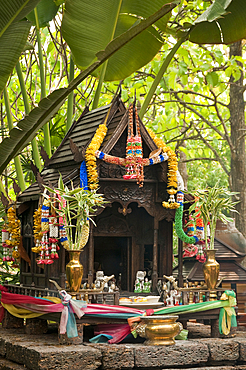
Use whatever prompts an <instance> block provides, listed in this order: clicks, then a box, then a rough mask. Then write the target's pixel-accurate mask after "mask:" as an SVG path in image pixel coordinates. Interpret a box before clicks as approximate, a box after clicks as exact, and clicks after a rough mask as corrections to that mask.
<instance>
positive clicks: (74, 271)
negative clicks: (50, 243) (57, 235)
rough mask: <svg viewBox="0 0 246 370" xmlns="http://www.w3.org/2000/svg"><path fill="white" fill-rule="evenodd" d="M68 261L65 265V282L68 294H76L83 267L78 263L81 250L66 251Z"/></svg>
mask: <svg viewBox="0 0 246 370" xmlns="http://www.w3.org/2000/svg"><path fill="white" fill-rule="evenodd" d="M68 252H69V259H70V261H69V262H68V264H67V265H66V275H67V282H68V285H69V290H70V292H75V293H76V292H78V291H79V288H80V285H81V281H82V277H83V266H82V265H81V263H80V261H79V257H80V253H81V250H68Z"/></svg>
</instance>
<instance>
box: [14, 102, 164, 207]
mask: <svg viewBox="0 0 246 370" xmlns="http://www.w3.org/2000/svg"><path fill="white" fill-rule="evenodd" d="M109 109H110V111H109ZM108 111H109V116H108V118H107V127H108V131H107V135H106V137H105V138H104V141H103V145H102V150H103V151H104V152H105V153H110V151H111V150H112V148H113V147H114V146H115V144H116V143H117V141H118V140H119V138H120V137H121V135H122V134H123V132H124V131H125V130H127V125H128V111H127V110H126V108H125V106H124V104H123V103H122V101H121V100H120V98H119V96H117V97H116V98H114V99H113V101H112V103H111V104H110V105H107V106H104V107H100V108H97V109H94V110H92V111H91V112H90V111H89V110H88V109H85V111H84V112H83V113H82V115H81V117H80V119H79V120H78V121H77V122H74V123H73V125H72V127H71V128H70V130H69V131H68V133H67V134H66V136H65V137H64V139H63V140H62V142H61V144H60V146H59V147H58V148H57V150H56V152H55V153H54V154H53V156H52V157H51V159H50V161H49V163H48V165H47V166H45V167H44V169H43V170H42V172H41V176H42V178H43V180H44V183H45V184H47V185H48V184H49V182H50V183H51V184H53V185H56V184H57V181H58V178H59V176H60V173H61V174H62V177H63V180H65V182H66V180H67V181H68V182H70V180H73V183H74V185H75V186H77V185H78V184H79V167H80V163H78V162H76V161H75V160H74V155H73V153H72V151H71V149H70V140H69V139H70V138H71V139H72V140H73V142H74V143H75V144H76V145H77V147H78V148H80V149H81V148H82V147H85V148H86V147H87V146H88V145H89V143H90V141H91V139H92V137H93V135H94V133H95V131H96V129H97V128H98V126H99V125H100V124H101V123H103V122H104V121H105V118H106V116H107V113H108ZM140 130H141V135H142V138H143V141H144V142H145V143H146V144H147V147H148V148H149V149H148V150H149V151H152V150H154V149H156V148H157V147H156V145H155V143H154V142H153V140H152V139H151V137H150V135H149V134H148V132H147V130H146V128H145V126H144V125H143V123H142V122H141V120H140ZM162 165H163V164H161V166H162ZM164 166H165V168H166V164H165V165H164ZM163 168H164V167H163ZM40 194H41V190H40V188H39V186H38V183H37V182H35V183H34V184H32V185H31V186H29V187H28V188H27V189H26V190H25V191H24V192H23V193H22V194H21V195H20V196H19V197H18V201H19V202H26V201H32V200H35V199H38V198H39V196H40Z"/></svg>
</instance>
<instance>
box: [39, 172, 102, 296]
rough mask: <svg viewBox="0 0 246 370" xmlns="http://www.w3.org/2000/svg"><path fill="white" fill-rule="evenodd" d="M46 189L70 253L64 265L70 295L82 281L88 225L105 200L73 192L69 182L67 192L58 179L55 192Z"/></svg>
mask: <svg viewBox="0 0 246 370" xmlns="http://www.w3.org/2000/svg"><path fill="white" fill-rule="evenodd" d="M45 188H46V189H47V190H48V191H49V193H51V194H54V197H52V198H51V202H52V204H53V207H54V209H55V211H56V213H57V214H58V216H59V225H61V224H63V227H62V229H63V235H64V237H63V238H62V241H61V244H62V245H63V247H64V248H65V249H66V250H67V251H68V252H69V258H70V261H69V263H68V264H67V265H66V275H67V281H68V285H69V288H70V291H71V292H78V291H79V288H80V285H81V281H82V277H83V266H82V265H81V263H80V261H79V259H80V253H81V251H82V249H83V248H84V246H85V245H86V243H87V241H88V239H89V230H90V227H89V222H90V221H91V222H93V223H94V221H93V220H92V218H91V216H93V215H94V214H95V213H96V211H97V207H102V206H103V204H104V203H105V200H104V199H103V197H102V194H97V192H96V191H95V190H85V189H84V188H80V187H79V188H74V186H73V183H72V182H71V188H69V187H68V186H66V185H64V183H63V180H62V176H61V175H60V178H59V181H58V187H57V188H55V189H52V188H50V187H48V186H45ZM44 196H47V195H45V194H44ZM94 224H95V223H94Z"/></svg>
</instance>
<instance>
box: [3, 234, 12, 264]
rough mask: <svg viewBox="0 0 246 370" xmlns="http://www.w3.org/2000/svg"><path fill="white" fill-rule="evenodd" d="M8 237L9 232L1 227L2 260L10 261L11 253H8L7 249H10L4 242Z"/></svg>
mask: <svg viewBox="0 0 246 370" xmlns="http://www.w3.org/2000/svg"><path fill="white" fill-rule="evenodd" d="M8 239H9V232H8V231H7V230H6V229H2V246H3V261H4V262H8V261H12V253H11V255H10V254H9V251H11V249H10V248H9V246H8V244H7V243H6V240H8Z"/></svg>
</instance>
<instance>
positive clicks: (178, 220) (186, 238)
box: [175, 191, 209, 262]
mask: <svg viewBox="0 0 246 370" xmlns="http://www.w3.org/2000/svg"><path fill="white" fill-rule="evenodd" d="M183 199H184V194H183V192H181V191H178V192H177V202H179V204H180V206H179V208H177V209H176V212H175V230H176V233H177V235H178V237H179V238H180V239H181V240H182V241H183V242H184V243H185V245H186V246H187V247H186V248H185V251H184V255H183V257H193V256H195V255H196V259H197V260H198V261H199V262H205V261H206V256H205V253H204V244H205V241H204V226H203V222H202V218H201V214H200V212H199V209H198V208H196V212H195V215H196V216H195V217H196V219H195V223H196V230H195V227H194V226H195V225H194V223H190V224H189V225H188V227H187V230H186V231H187V234H188V235H187V234H186V233H185V230H183V226H182V218H183V208H184V205H183ZM195 231H196V235H195ZM208 235H209V232H208ZM194 244H197V245H198V246H195V245H194Z"/></svg>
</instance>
